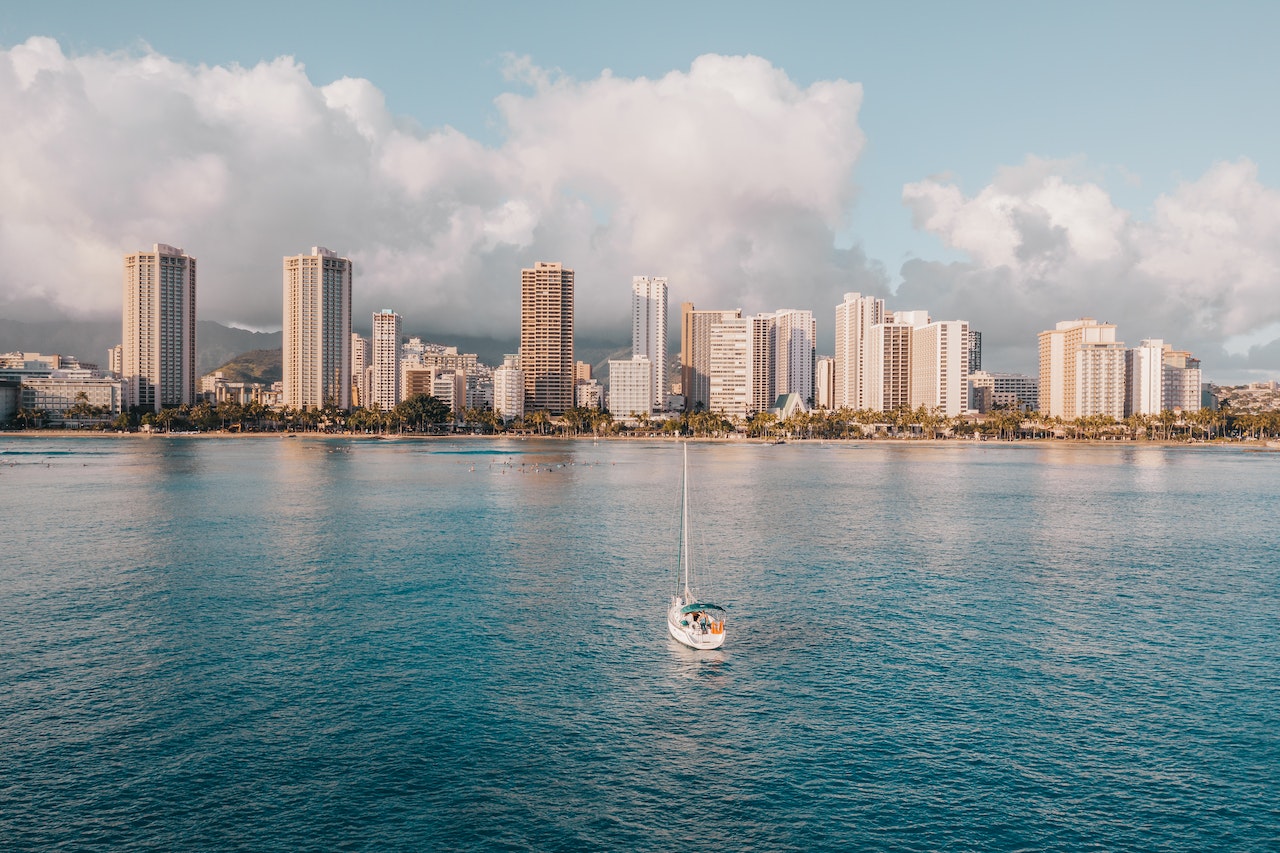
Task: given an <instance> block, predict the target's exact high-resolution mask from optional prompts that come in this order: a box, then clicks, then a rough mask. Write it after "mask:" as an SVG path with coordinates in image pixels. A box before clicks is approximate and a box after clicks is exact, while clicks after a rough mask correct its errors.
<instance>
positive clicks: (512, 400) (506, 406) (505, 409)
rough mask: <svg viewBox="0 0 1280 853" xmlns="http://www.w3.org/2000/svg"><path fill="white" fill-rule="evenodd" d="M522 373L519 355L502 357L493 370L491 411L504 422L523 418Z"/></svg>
mask: <svg viewBox="0 0 1280 853" xmlns="http://www.w3.org/2000/svg"><path fill="white" fill-rule="evenodd" d="M524 387H525V386H524V371H523V370H521V369H520V356H519V355H506V356H503V359H502V366H501V367H495V368H494V369H493V410H494V411H495V412H497V413H498V417H500V418H502V419H503V420H504V421H510V420H514V419H515V418H522V417H524Z"/></svg>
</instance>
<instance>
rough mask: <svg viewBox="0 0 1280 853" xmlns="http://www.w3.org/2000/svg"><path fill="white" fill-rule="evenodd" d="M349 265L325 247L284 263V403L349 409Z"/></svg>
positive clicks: (294, 256)
mask: <svg viewBox="0 0 1280 853" xmlns="http://www.w3.org/2000/svg"><path fill="white" fill-rule="evenodd" d="M351 347H352V339H351V261H350V260H349V259H348V258H341V257H338V253H337V252H332V251H330V250H329V249H326V248H324V247H323V246H312V247H311V253H310V254H307V255H292V256H289V257H286V258H285V259H284V335H283V343H282V352H281V357H282V363H281V366H282V368H283V371H284V377H283V378H284V381H283V388H284V394H283V400H284V404H285V405H286V406H290V407H292V408H294V409H320V408H323V407H324V406H327V405H333V406H337V407H338V408H340V409H348V408H350V407H351V374H352V367H353V364H352V352H351Z"/></svg>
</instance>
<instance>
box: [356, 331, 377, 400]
mask: <svg viewBox="0 0 1280 853" xmlns="http://www.w3.org/2000/svg"><path fill="white" fill-rule="evenodd" d="M372 364H373V349H372V347H371V346H370V343H369V339H368V338H366V337H365V336H364V335H359V334H356V333H355V332H352V333H351V405H352V406H367V405H369V368H370V366H372Z"/></svg>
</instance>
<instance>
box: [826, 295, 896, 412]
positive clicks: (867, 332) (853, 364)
mask: <svg viewBox="0 0 1280 853" xmlns="http://www.w3.org/2000/svg"><path fill="white" fill-rule="evenodd" d="M883 322H884V300H883V299H876V298H875V297H874V296H863V295H862V294H860V293H846V294H845V295H844V301H843V302H841V303H840V304H839V305H837V306H836V357H835V387H836V394H835V400H834V405H835V407H836V408H849V409H869V408H871V395H870V391H869V387H868V380H867V370H868V366H867V363H866V360H867V357H868V354H869V353H870V336H871V327H872V326H874V325H876V324H877V323H883Z"/></svg>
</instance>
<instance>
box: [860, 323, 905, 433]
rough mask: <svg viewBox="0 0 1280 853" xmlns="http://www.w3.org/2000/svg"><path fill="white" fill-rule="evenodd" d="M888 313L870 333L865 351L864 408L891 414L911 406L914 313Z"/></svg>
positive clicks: (862, 406)
mask: <svg viewBox="0 0 1280 853" xmlns="http://www.w3.org/2000/svg"><path fill="white" fill-rule="evenodd" d="M901 313H902V314H903V315H904V322H899V321H898V320H897V316H898V315H897V314H894V313H887V314H885V315H884V322H881V323H876V324H875V325H873V326H872V327H871V328H870V330H869V331H868V335H867V346H866V347H865V352H864V366H863V380H864V384H863V388H862V389H861V390H862V405H861V406H860V408H865V409H870V410H872V411H875V412H888V411H892V410H893V409H896V408H899V407H902V406H907V405H910V403H911V338H912V332H913V331H914V329H915V326H914V325H913V322H911V321H913V320H914V319H915V317H914V312H901Z"/></svg>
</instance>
